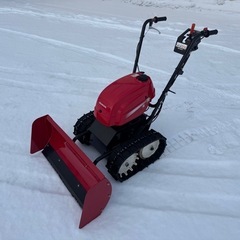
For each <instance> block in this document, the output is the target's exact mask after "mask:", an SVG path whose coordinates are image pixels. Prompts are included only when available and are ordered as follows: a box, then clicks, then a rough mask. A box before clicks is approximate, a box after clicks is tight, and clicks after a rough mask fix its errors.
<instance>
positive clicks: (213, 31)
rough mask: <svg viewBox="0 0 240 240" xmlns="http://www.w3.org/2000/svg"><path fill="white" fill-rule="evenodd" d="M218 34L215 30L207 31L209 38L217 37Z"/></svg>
mask: <svg viewBox="0 0 240 240" xmlns="http://www.w3.org/2000/svg"><path fill="white" fill-rule="evenodd" d="M217 34H218V30H217V29H215V30H210V31H209V36H211V35H217Z"/></svg>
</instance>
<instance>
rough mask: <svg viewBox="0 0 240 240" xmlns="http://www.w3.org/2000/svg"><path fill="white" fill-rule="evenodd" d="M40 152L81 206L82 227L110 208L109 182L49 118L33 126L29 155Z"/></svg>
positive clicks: (45, 117)
mask: <svg viewBox="0 0 240 240" xmlns="http://www.w3.org/2000/svg"><path fill="white" fill-rule="evenodd" d="M40 150H42V153H43V155H44V156H45V157H46V158H47V160H48V161H49V163H50V164H51V165H52V167H53V168H54V169H55V171H56V172H57V173H58V175H59V176H60V178H61V179H62V181H63V182H64V184H65V185H66V187H67V188H68V190H69V191H70V192H71V194H72V195H73V197H74V198H75V199H76V201H77V202H78V204H79V205H80V206H81V207H82V216H81V219H80V224H79V228H82V227H84V226H85V225H86V224H88V223H89V222H91V221H92V220H93V219H95V218H96V217H98V216H99V215H100V214H101V212H102V211H103V209H104V208H105V206H106V205H107V203H108V201H109V199H110V196H111V191H112V188H111V184H110V182H109V181H108V180H107V179H106V178H105V176H104V175H103V174H102V173H101V171H100V170H99V169H98V168H97V167H96V166H95V165H94V164H93V163H92V161H91V160H90V159H89V158H88V157H87V156H86V154H85V153H84V152H83V151H82V150H81V149H80V148H79V147H78V146H77V145H76V144H75V143H74V142H73V141H72V139H71V138H70V137H69V136H68V135H67V134H66V133H65V132H64V131H63V130H62V129H61V128H60V127H59V126H58V125H57V123H56V122H54V120H53V119H52V118H51V117H50V116H49V115H46V116H43V117H40V118H38V119H36V120H35V121H34V122H33V124H32V137H31V149H30V152H31V153H35V152H38V151H40Z"/></svg>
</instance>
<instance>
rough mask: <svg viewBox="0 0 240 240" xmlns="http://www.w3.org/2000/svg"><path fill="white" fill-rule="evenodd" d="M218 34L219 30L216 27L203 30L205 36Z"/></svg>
mask: <svg viewBox="0 0 240 240" xmlns="http://www.w3.org/2000/svg"><path fill="white" fill-rule="evenodd" d="M217 34H218V30H217V29H215V30H208V29H204V30H203V31H202V35H203V36H204V37H209V36H211V35H217Z"/></svg>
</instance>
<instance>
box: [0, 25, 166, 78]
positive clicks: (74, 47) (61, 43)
mask: <svg viewBox="0 0 240 240" xmlns="http://www.w3.org/2000/svg"><path fill="white" fill-rule="evenodd" d="M0 31H3V32H7V33H9V34H16V35H19V36H22V37H25V38H28V39H32V40H36V41H39V42H43V43H47V44H49V45H52V46H54V47H59V48H63V47H64V48H65V49H68V50H71V51H73V52H74V53H76V50H77V51H79V52H81V53H84V54H88V55H90V56H93V57H94V56H99V57H100V58H101V59H102V58H109V59H112V60H115V61H116V63H118V64H119V62H122V63H125V64H126V65H127V66H129V64H131V65H132V61H129V60H127V59H125V58H122V57H119V56H116V55H113V54H111V53H106V52H101V51H97V50H95V49H93V48H87V47H81V46H78V45H76V44H72V43H67V42H64V41H60V40H55V39H52V38H46V37H41V36H38V35H35V34H29V33H24V32H19V31H15V30H10V29H6V28H0ZM141 67H143V68H145V69H149V70H151V71H155V72H158V73H161V74H166V75H170V73H169V72H166V71H162V70H159V69H156V68H152V67H149V66H145V65H142V64H141Z"/></svg>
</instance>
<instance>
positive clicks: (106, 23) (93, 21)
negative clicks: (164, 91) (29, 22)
mask: <svg viewBox="0 0 240 240" xmlns="http://www.w3.org/2000/svg"><path fill="white" fill-rule="evenodd" d="M0 14H20V15H26V16H33V17H41V18H43V17H45V18H49V19H54V20H58V21H64V22H73V23H78V24H82V25H86V24H89V25H91V27H97V28H104V29H106V28H108V29H117V30H122V31H131V32H139V28H140V27H139V26H137V27H133V25H134V24H136V23H137V24H138V25H140V26H141V23H140V22H139V21H135V22H133V21H131V22H130V21H129V25H131V27H129V26H127V25H126V22H127V21H125V22H124V23H125V24H122V23H121V22H119V20H118V19H117V18H114V19H109V18H100V17H92V16H91V17H89V16H87V15H81V14H77V15H61V14H56V13H50V12H48V13H46V12H39V11H33V10H23V9H17V8H0ZM169 24H170V25H171V23H169ZM174 25H176V24H175V23H174ZM178 25H185V24H183V23H178ZM158 28H159V29H164V27H160V26H158ZM165 28H166V27H165ZM168 30H171V31H179V32H181V31H180V30H176V29H175V28H171V27H168ZM183 30H185V29H183ZM162 36H164V37H167V38H170V39H174V40H175V39H176V38H177V37H178V36H174V35H170V34H162ZM202 45H205V46H207V47H209V48H213V49H217V50H219V51H224V52H229V53H235V54H240V51H239V50H236V49H233V48H229V47H224V46H221V45H216V44H209V43H202Z"/></svg>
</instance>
